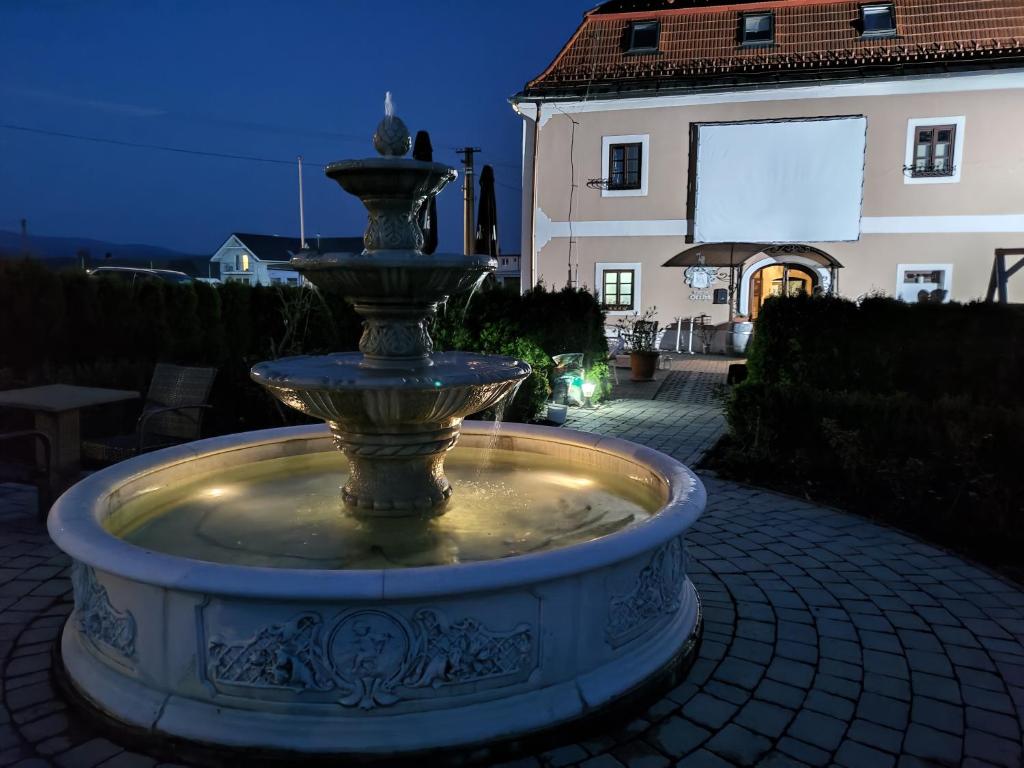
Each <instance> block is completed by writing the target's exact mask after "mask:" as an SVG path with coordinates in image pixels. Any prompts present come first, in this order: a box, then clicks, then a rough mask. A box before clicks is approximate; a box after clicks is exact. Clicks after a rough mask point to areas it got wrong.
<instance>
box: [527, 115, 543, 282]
mask: <svg viewBox="0 0 1024 768" xmlns="http://www.w3.org/2000/svg"><path fill="white" fill-rule="evenodd" d="M534 107H536V111H535V114H534V120H533V178H532V179H531V180H530V181H531V184H530V186H531V187H532V190H531V197H532V199H531V200H530V231H531V232H532V233H533V235H532V238H531V241H530V283H531V285H532V286H533V287H536V286H537V284H538V282H539V281H538V279H537V166H538V165H539V164H540V163H539V161H540V111H541V109H542V108H543V105H542V104H541V102H539V101H536V102H534Z"/></svg>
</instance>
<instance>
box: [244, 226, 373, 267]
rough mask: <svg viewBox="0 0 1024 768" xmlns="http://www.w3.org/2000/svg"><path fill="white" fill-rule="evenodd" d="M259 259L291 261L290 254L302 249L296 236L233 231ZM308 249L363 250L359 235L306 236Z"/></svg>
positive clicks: (327, 250)
mask: <svg viewBox="0 0 1024 768" xmlns="http://www.w3.org/2000/svg"><path fill="white" fill-rule="evenodd" d="M232 234H233V235H234V236H235V237H237V238H238V239H239V240H240V241H242V243H243V244H244V245H245V246H246V248H248V249H249V250H250V251H252V253H253V255H254V256H255V257H256V258H257V259H259V260H260V261H291V259H292V256H293V255H294V254H296V253H298V252H299V251H301V250H302V245H301V244H300V243H299V238H297V237H281V236H280V235H255V234H251V233H247V232H233V233H232ZM306 245H308V246H309V248H310V250H314V251H319V252H321V253H335V252H355V253H359V252H361V251H362V250H363V238H361V237H319V238H318V237H316V236H315V235H313V236H310V237H307V238H306Z"/></svg>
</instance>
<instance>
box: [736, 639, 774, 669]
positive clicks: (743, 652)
mask: <svg viewBox="0 0 1024 768" xmlns="http://www.w3.org/2000/svg"><path fill="white" fill-rule="evenodd" d="M729 655H730V656H732V657H734V658H737V659H744V660H746V661H752V662H755V663H757V664H762V665H763V664H767V663H768V662H769V661H771V658H772V645H771V644H770V643H762V642H759V641H757V640H749V639H747V638H743V637H740V638H737V639H736V640H735V641H733V644H732V646H731V647H730V648H729Z"/></svg>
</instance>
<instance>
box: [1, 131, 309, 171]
mask: <svg viewBox="0 0 1024 768" xmlns="http://www.w3.org/2000/svg"><path fill="white" fill-rule="evenodd" d="M0 128H3V129H5V130H8V131H21V132H23V133H35V134H39V135H41V136H55V137H58V138H63V139H77V140H79V141H92V142H95V143H97V144H113V145H115V146H119V147H135V148H136V149H157V150H161V151H163V152H178V153H180V154H183V155H199V156H201V157H220V158H224V159H227V160H247V161H249V162H253V163H272V164H275V165H290V166H295V165H296V164H297V162H296V161H295V160H279V159H277V158H272V157H258V156H255V155H235V154H231V153H229V152H209V151H206V150H201V149H185V148H183V147H170V146H167V145H165V144H143V143H141V142H136V141H122V140H121V139H107V138H102V137H100V136H83V135H81V134H77V133H65V132H63V131H48V130H45V129H43V128H30V127H28V126H25V125H12V124H10V123H0ZM306 165H311V166H314V167H316V168H324V167H326V166H325V164H323V163H306Z"/></svg>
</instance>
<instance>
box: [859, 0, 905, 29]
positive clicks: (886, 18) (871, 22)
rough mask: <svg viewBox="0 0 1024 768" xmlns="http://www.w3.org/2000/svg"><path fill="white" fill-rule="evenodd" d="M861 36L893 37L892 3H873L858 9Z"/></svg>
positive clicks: (894, 21)
mask: <svg viewBox="0 0 1024 768" xmlns="http://www.w3.org/2000/svg"><path fill="white" fill-rule="evenodd" d="M860 25H861V34H862V35H863V36H864V37H894V36H895V35H896V8H895V6H894V5H893V4H892V3H874V4H872V5H862V6H861V7H860Z"/></svg>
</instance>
